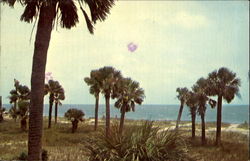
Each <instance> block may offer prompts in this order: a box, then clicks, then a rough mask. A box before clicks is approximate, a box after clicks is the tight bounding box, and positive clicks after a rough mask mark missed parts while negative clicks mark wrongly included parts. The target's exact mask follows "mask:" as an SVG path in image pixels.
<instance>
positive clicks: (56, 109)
mask: <svg viewBox="0 0 250 161" xmlns="http://www.w3.org/2000/svg"><path fill="white" fill-rule="evenodd" d="M57 111H58V102H56V103H55V124H56V123H57Z"/></svg>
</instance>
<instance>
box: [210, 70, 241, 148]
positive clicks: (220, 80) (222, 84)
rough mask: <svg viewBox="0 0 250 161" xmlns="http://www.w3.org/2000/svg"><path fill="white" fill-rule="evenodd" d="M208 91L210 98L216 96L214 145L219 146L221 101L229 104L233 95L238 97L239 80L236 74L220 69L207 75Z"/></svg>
mask: <svg viewBox="0 0 250 161" xmlns="http://www.w3.org/2000/svg"><path fill="white" fill-rule="evenodd" d="M208 83H209V86H208V90H207V93H208V94H209V95H210V96H217V97H218V100H217V103H218V104H217V130H216V142H215V144H216V145H220V144H221V120H222V115H221V113H222V99H224V100H225V101H226V102H227V103H230V102H231V101H232V100H233V99H234V97H235V95H236V96H239V97H240V94H239V87H240V84H241V83H240V79H239V78H237V77H236V73H234V72H232V71H230V70H229V69H228V68H225V67H222V68H220V69H219V70H215V71H213V72H211V73H209V74H208Z"/></svg>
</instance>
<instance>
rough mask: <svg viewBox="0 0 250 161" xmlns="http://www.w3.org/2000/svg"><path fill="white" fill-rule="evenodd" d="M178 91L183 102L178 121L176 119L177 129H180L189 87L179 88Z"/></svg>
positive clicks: (178, 96)
mask: <svg viewBox="0 0 250 161" xmlns="http://www.w3.org/2000/svg"><path fill="white" fill-rule="evenodd" d="M176 92H177V93H178V95H177V98H178V99H179V100H180V102H181V105H180V109H179V113H178V117H177V121H176V129H178V127H179V123H180V121H181V115H182V111H183V107H184V105H185V103H186V101H187V99H188V89H187V88H186V87H184V88H177V89H176Z"/></svg>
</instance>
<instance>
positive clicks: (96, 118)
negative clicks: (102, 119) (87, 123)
mask: <svg viewBox="0 0 250 161" xmlns="http://www.w3.org/2000/svg"><path fill="white" fill-rule="evenodd" d="M98 106H99V94H98V95H97V96H96V98H95V130H97V126H98Z"/></svg>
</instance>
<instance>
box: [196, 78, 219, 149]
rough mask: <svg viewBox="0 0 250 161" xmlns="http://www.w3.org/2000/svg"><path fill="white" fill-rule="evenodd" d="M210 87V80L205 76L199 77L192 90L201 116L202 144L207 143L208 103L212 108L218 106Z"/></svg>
mask: <svg viewBox="0 0 250 161" xmlns="http://www.w3.org/2000/svg"><path fill="white" fill-rule="evenodd" d="M207 88H208V82H207V80H206V79H204V78H200V79H198V81H197V82H196V84H195V85H194V86H193V87H192V90H193V91H194V92H195V94H196V99H197V103H198V109H197V111H198V114H199V115H200V116H201V143H202V145H205V144H206V125H205V114H206V109H207V106H206V105H207V103H209V104H210V105H211V107H212V108H214V107H215V106H216V102H215V101H214V100H212V99H210V98H209V97H208V96H207V94H206V90H207Z"/></svg>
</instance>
